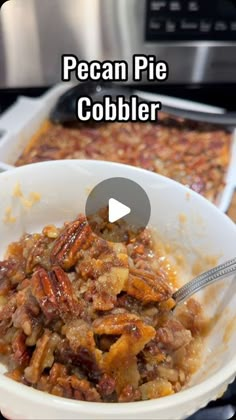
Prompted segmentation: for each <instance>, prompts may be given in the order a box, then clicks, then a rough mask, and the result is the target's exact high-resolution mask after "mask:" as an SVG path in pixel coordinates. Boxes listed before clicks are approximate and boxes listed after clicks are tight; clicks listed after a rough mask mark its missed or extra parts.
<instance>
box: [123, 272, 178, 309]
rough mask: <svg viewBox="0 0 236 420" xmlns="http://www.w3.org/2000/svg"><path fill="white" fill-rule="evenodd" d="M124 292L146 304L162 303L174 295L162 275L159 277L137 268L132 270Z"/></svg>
mask: <svg viewBox="0 0 236 420" xmlns="http://www.w3.org/2000/svg"><path fill="white" fill-rule="evenodd" d="M124 290H125V291H126V292H127V293H128V295H131V296H133V297H135V298H136V299H138V300H141V301H142V302H144V303H149V302H162V301H164V300H167V299H168V298H170V297H171V295H172V290H171V288H170V286H169V285H168V284H167V282H166V281H165V279H164V278H163V275H162V274H160V275H159V276H158V277H157V274H152V273H149V272H147V271H144V270H137V269H135V268H131V269H130V272H129V279H128V282H127V284H126V286H125V289H124Z"/></svg>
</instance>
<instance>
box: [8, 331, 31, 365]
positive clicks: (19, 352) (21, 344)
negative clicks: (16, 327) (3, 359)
mask: <svg viewBox="0 0 236 420" xmlns="http://www.w3.org/2000/svg"><path fill="white" fill-rule="evenodd" d="M25 341H26V335H25V334H24V333H23V332H22V331H18V333H17V334H16V336H15V337H14V339H13V341H12V350H13V353H14V360H15V361H16V362H17V365H18V366H27V365H28V363H29V361H30V351H29V348H27V347H26V344H25Z"/></svg>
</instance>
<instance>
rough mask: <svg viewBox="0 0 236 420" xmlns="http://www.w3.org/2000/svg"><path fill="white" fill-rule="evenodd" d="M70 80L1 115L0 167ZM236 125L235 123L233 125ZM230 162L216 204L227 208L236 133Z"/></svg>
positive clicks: (235, 170)
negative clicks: (223, 185) (223, 186)
mask: <svg viewBox="0 0 236 420" xmlns="http://www.w3.org/2000/svg"><path fill="white" fill-rule="evenodd" d="M72 85H73V84H72V83H60V84H58V85H56V86H55V87H53V88H52V89H50V90H49V91H48V92H46V94H44V95H42V96H41V97H39V98H36V99H35V98H33V99H32V98H27V97H23V96H21V97H19V98H18V100H17V101H16V103H15V104H14V105H13V106H12V107H10V108H9V109H8V110H7V111H6V112H5V113H4V114H3V115H2V116H1V117H0V170H1V168H2V170H6V169H10V168H11V167H12V166H14V162H15V161H16V160H17V158H18V157H19V156H20V154H21V153H22V151H23V149H24V148H25V146H26V144H27V143H28V141H29V140H30V138H31V137H32V136H33V135H34V134H35V133H36V132H37V130H38V129H39V127H40V126H41V124H42V123H43V121H44V120H45V119H46V118H47V117H48V115H49V112H50V110H51V109H52V107H53V105H54V104H55V102H56V100H57V98H58V97H59V96H60V95H61V94H62V93H64V92H65V91H66V90H67V89H69V88H70V87H71V86H72ZM142 97H143V98H146V99H150V100H152V101H155V100H156V101H157V100H159V101H161V102H163V103H165V104H166V105H170V106H171V105H172V106H174V107H178V108H185V109H193V110H199V111H206V112H218V113H222V112H223V110H222V109H219V108H215V107H211V106H208V105H203V104H200V103H195V102H191V101H185V100H182V99H178V98H173V97H167V96H163V95H156V94H152V93H143V92H142ZM235 125H236V124H235ZM233 136H234V140H233V145H232V155H231V162H230V165H229V169H228V173H227V176H226V179H225V188H224V190H223V192H222V194H220V196H219V198H218V202H217V206H218V207H219V208H220V209H221V210H222V211H226V210H227V209H228V207H229V205H230V202H231V198H232V195H233V192H234V188H235V185H236V132H234V134H233Z"/></svg>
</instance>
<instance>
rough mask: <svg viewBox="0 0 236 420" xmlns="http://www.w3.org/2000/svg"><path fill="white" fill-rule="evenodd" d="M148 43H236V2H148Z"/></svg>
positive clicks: (200, 0)
mask: <svg viewBox="0 0 236 420" xmlns="http://www.w3.org/2000/svg"><path fill="white" fill-rule="evenodd" d="M145 39H146V41H236V0H147V1H146V36H145Z"/></svg>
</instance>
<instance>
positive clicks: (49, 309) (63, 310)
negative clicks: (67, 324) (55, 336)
mask: <svg viewBox="0 0 236 420" xmlns="http://www.w3.org/2000/svg"><path fill="white" fill-rule="evenodd" d="M32 294H33V295H34V296H35V298H36V299H37V301H38V303H39V305H40V307H41V310H42V311H43V313H44V315H45V316H46V318H48V319H49V320H52V319H53V318H54V317H55V316H61V317H62V318H64V317H66V315H67V314H68V313H73V312H76V309H78V308H76V301H75V299H74V296H73V290H72V285H71V282H70V279H69V277H68V276H67V274H66V273H65V272H64V271H63V270H62V268H60V267H54V268H53V269H52V271H50V272H47V271H46V270H45V269H44V268H39V269H38V270H37V271H36V272H35V273H34V274H33V276H32Z"/></svg>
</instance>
